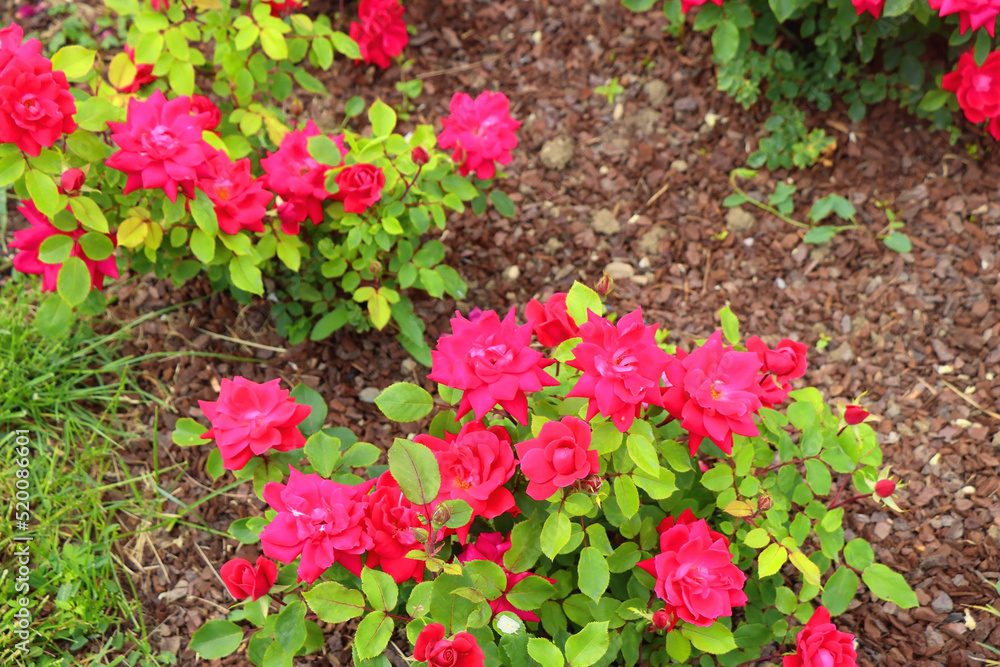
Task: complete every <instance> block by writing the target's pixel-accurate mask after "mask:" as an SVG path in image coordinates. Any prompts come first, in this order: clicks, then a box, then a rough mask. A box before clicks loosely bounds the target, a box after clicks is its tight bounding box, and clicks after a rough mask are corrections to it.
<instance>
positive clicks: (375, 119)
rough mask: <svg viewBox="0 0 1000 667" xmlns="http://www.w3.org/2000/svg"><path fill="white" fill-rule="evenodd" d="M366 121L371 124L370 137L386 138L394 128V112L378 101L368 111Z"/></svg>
mask: <svg viewBox="0 0 1000 667" xmlns="http://www.w3.org/2000/svg"><path fill="white" fill-rule="evenodd" d="M368 121H369V122H370V123H371V124H372V137H375V138H378V137H382V138H384V137H388V136H389V135H390V134H392V131H393V129H395V127H396V112H395V111H394V110H393V108H392V107H391V106H389V105H388V104H386V103H385V102H383V101H382V100H381V99H378V100H375V103H374V104H372V105H371V107H369V109H368Z"/></svg>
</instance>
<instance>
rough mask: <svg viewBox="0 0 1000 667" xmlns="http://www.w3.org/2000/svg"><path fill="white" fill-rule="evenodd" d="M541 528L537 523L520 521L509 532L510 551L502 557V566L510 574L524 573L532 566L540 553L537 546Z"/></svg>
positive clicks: (539, 547)
mask: <svg viewBox="0 0 1000 667" xmlns="http://www.w3.org/2000/svg"><path fill="white" fill-rule="evenodd" d="M540 538H541V527H540V526H539V522H538V521H521V522H519V523H515V524H514V530H512V531H511V532H510V543H511V546H510V549H509V550H508V551H507V553H505V554H504V555H503V564H504V567H506V568H507V569H508V570H510V571H511V572H515V573H516V572H524V571H525V570H528V569H530V568H531V566H533V565H534V564H535V563H536V562H537V561H538V557H539V556H540V555H541V553H542V548H541V546H540V545H539V542H540Z"/></svg>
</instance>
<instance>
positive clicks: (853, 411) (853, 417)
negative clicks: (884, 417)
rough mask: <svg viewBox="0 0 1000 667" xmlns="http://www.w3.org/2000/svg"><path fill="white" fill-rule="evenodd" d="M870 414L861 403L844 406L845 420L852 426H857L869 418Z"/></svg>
mask: <svg viewBox="0 0 1000 667" xmlns="http://www.w3.org/2000/svg"><path fill="white" fill-rule="evenodd" d="M870 414H871V413H870V412H868V411H867V410H865V409H864V408H862V407H861V406H860V405H848V406H847V407H846V408H844V421H845V422H847V423H848V424H850V425H851V426H856V425H857V424H860V423H861V422H863V421H864V420H865V419H867V418H868V415H870Z"/></svg>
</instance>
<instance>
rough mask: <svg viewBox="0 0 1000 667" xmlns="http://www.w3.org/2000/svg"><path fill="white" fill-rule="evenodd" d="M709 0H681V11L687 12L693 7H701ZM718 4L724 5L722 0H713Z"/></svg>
mask: <svg viewBox="0 0 1000 667" xmlns="http://www.w3.org/2000/svg"><path fill="white" fill-rule="evenodd" d="M706 1H707V0H681V12H682V13H684V14H686V13H688V12H689V11H690V10H691V8H692V7H701V6H702V5H703V4H705V2H706ZM711 1H712V2H714V3H715V4H717V5H718V6H720V7H721V6H722V0H711Z"/></svg>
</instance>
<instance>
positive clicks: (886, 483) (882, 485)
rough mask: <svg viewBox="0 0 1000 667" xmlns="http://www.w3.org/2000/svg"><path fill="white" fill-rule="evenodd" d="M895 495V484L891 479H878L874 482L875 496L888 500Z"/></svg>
mask: <svg viewBox="0 0 1000 667" xmlns="http://www.w3.org/2000/svg"><path fill="white" fill-rule="evenodd" d="M894 493H896V482H894V481H892V480H891V479H880V480H879V481H877V482H875V495H877V496H878V497H879V498H888V497H889V496H891V495H892V494H894Z"/></svg>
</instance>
